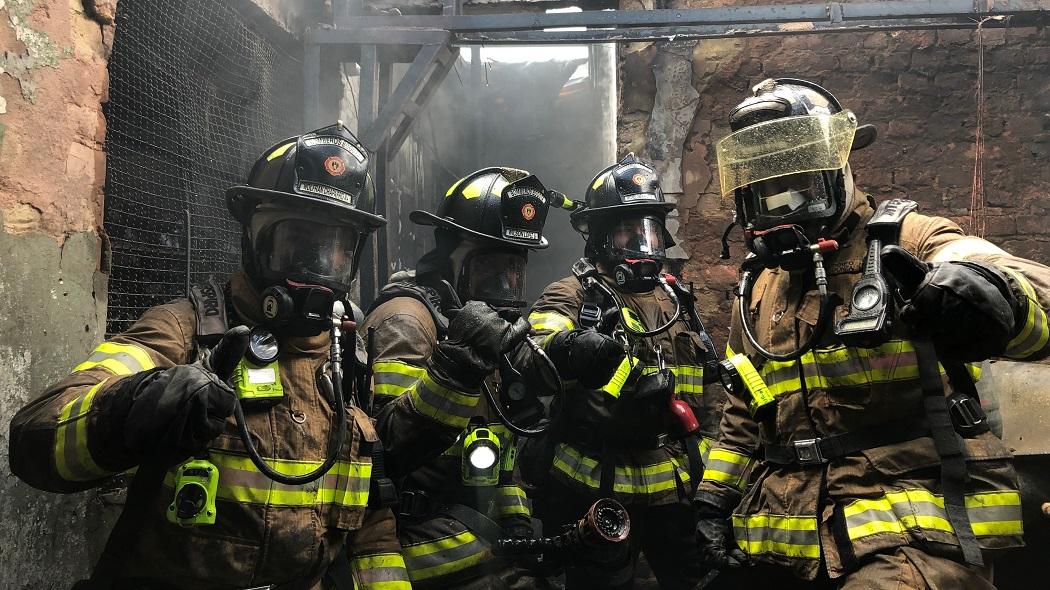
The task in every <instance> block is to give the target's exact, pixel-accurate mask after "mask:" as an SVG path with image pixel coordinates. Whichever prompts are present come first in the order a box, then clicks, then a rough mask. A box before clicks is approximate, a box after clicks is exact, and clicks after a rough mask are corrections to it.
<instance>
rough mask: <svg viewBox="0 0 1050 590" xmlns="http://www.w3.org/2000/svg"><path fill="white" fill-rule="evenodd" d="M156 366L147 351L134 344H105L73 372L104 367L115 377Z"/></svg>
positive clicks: (100, 345)
mask: <svg viewBox="0 0 1050 590" xmlns="http://www.w3.org/2000/svg"><path fill="white" fill-rule="evenodd" d="M155 366H156V364H155V363H154V362H153V359H151V358H150V356H149V353H148V352H146V350H145V349H143V348H141V347H139V346H135V345H134V344H119V343H116V342H103V343H102V344H99V345H98V346H96V347H95V349H94V350H93V351H91V354H90V355H88V358H87V360H86V361H84V362H82V363H80V364H79V365H77V366H76V367H74V368H73V372H74V373H76V372H78V371H86V370H88V369H91V368H94V367H102V368H103V369H106V370H108V371H109V372H111V373H113V374H114V375H132V374H134V373H138V372H139V371H146V370H148V369H152V368H154V367H155Z"/></svg>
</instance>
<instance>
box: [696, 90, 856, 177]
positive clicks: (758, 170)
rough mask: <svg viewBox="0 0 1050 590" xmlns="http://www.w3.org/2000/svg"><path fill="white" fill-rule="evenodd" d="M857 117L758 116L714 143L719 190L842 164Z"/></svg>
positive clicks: (844, 114)
mask: <svg viewBox="0 0 1050 590" xmlns="http://www.w3.org/2000/svg"><path fill="white" fill-rule="evenodd" d="M856 131H857V117H856V116H855V115H854V114H853V113H852V112H851V111H848V110H846V111H841V112H838V113H835V114H833V115H829V114H814V115H802V116H796V117H784V118H779V119H773V120H769V121H764V122H761V123H757V124H755V125H751V126H749V127H745V128H743V129H740V130H739V131H735V132H733V133H731V134H730V135H728V136H726V137H725V138H723V139H722V140H721V141H719V142H718V145H717V148H716V150H717V154H718V174H719V179H720V181H721V185H722V195H723V196H725V195H732V194H733V193H734V191H736V189H739V188H744V187H747V186H749V185H753V184H755V183H759V182H762V181H764V180H769V179H772V178H778V177H782V176H790V175H796V174H801V173H803V172H818V171H822V170H838V169H841V168H843V167H844V166H845V165H846V161H847V160H848V158H849V153H850V149H851V147H852V145H853V136H854V135H855V134H856Z"/></svg>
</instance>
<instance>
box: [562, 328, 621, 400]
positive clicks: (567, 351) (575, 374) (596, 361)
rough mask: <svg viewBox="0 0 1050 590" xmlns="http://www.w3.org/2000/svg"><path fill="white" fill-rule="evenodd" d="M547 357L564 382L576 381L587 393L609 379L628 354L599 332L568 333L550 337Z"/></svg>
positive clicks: (578, 331) (619, 345)
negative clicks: (566, 380) (565, 380)
mask: <svg viewBox="0 0 1050 590" xmlns="http://www.w3.org/2000/svg"><path fill="white" fill-rule="evenodd" d="M547 355H548V356H550V357H551V362H553V363H554V366H555V367H557V369H558V373H559V374H560V375H561V376H562V378H563V379H568V380H572V379H576V380H578V381H579V383H580V385H582V386H584V387H586V388H587V389H597V388H599V387H601V386H603V385H605V384H606V383H608V382H609V380H610V379H612V376H613V374H614V373H615V372H616V369H617V368H618V367H619V366H620V363H622V362H623V359H624V357H626V356H627V353H626V352H625V351H624V349H623V346H622V345H621V344H620V343H619V342H617V341H616V340H614V339H613V338H611V337H609V336H606V335H605V334H602V333H601V332H598V331H596V330H571V331H568V332H558V333H556V334H554V336H552V337H551V341H550V342H549V343H548V344H547Z"/></svg>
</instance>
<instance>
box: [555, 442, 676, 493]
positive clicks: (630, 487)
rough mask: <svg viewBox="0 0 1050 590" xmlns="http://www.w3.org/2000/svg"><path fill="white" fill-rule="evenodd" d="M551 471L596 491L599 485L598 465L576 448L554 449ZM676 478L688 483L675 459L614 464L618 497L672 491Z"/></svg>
mask: <svg viewBox="0 0 1050 590" xmlns="http://www.w3.org/2000/svg"><path fill="white" fill-rule="evenodd" d="M553 465H554V469H556V470H557V471H559V472H561V473H563V474H564V475H566V476H568V477H569V478H571V479H573V480H575V481H577V482H580V483H582V484H583V485H585V486H587V487H589V488H594V489H595V490H597V489H598V488H599V487H600V483H601V465H600V464H599V461H598V459H596V458H594V457H589V456H587V455H585V454H583V453H582V452H580V451H579V450H578V449H576V448H575V447H573V446H571V445H569V444H566V443H561V444H559V445H558V446H557V447H555V449H554V464H553ZM676 478H677V479H680V480H681V481H683V482H687V481H689V473H688V470H687V469H683V468H682V463H681V462H680V461H678V460H676V459H675V458H673V457H672V458H668V459H667V460H666V461H661V462H659V463H656V464H652V465H617V466H616V468H615V476H614V478H613V491H614V492H618V493H621V494H642V495H648V494H655V493H657V492H662V491H665V490H671V489H674V488H675V485H676Z"/></svg>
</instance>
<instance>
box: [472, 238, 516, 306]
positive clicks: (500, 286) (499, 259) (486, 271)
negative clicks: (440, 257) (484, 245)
mask: <svg viewBox="0 0 1050 590" xmlns="http://www.w3.org/2000/svg"><path fill="white" fill-rule="evenodd" d="M525 269H526V258H525V255H524V254H523V253H520V252H509V251H507V250H502V249H499V250H491V249H485V250H477V251H475V252H472V253H470V254H469V255H468V256H467V258H466V260H464V264H463V271H462V274H463V277H462V279H461V281H462V282H463V289H462V294H463V295H466V297H467V299H469V300H472V301H484V302H485V303H488V304H490V305H494V306H496V307H525V304H526V301H525V278H526V273H525Z"/></svg>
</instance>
